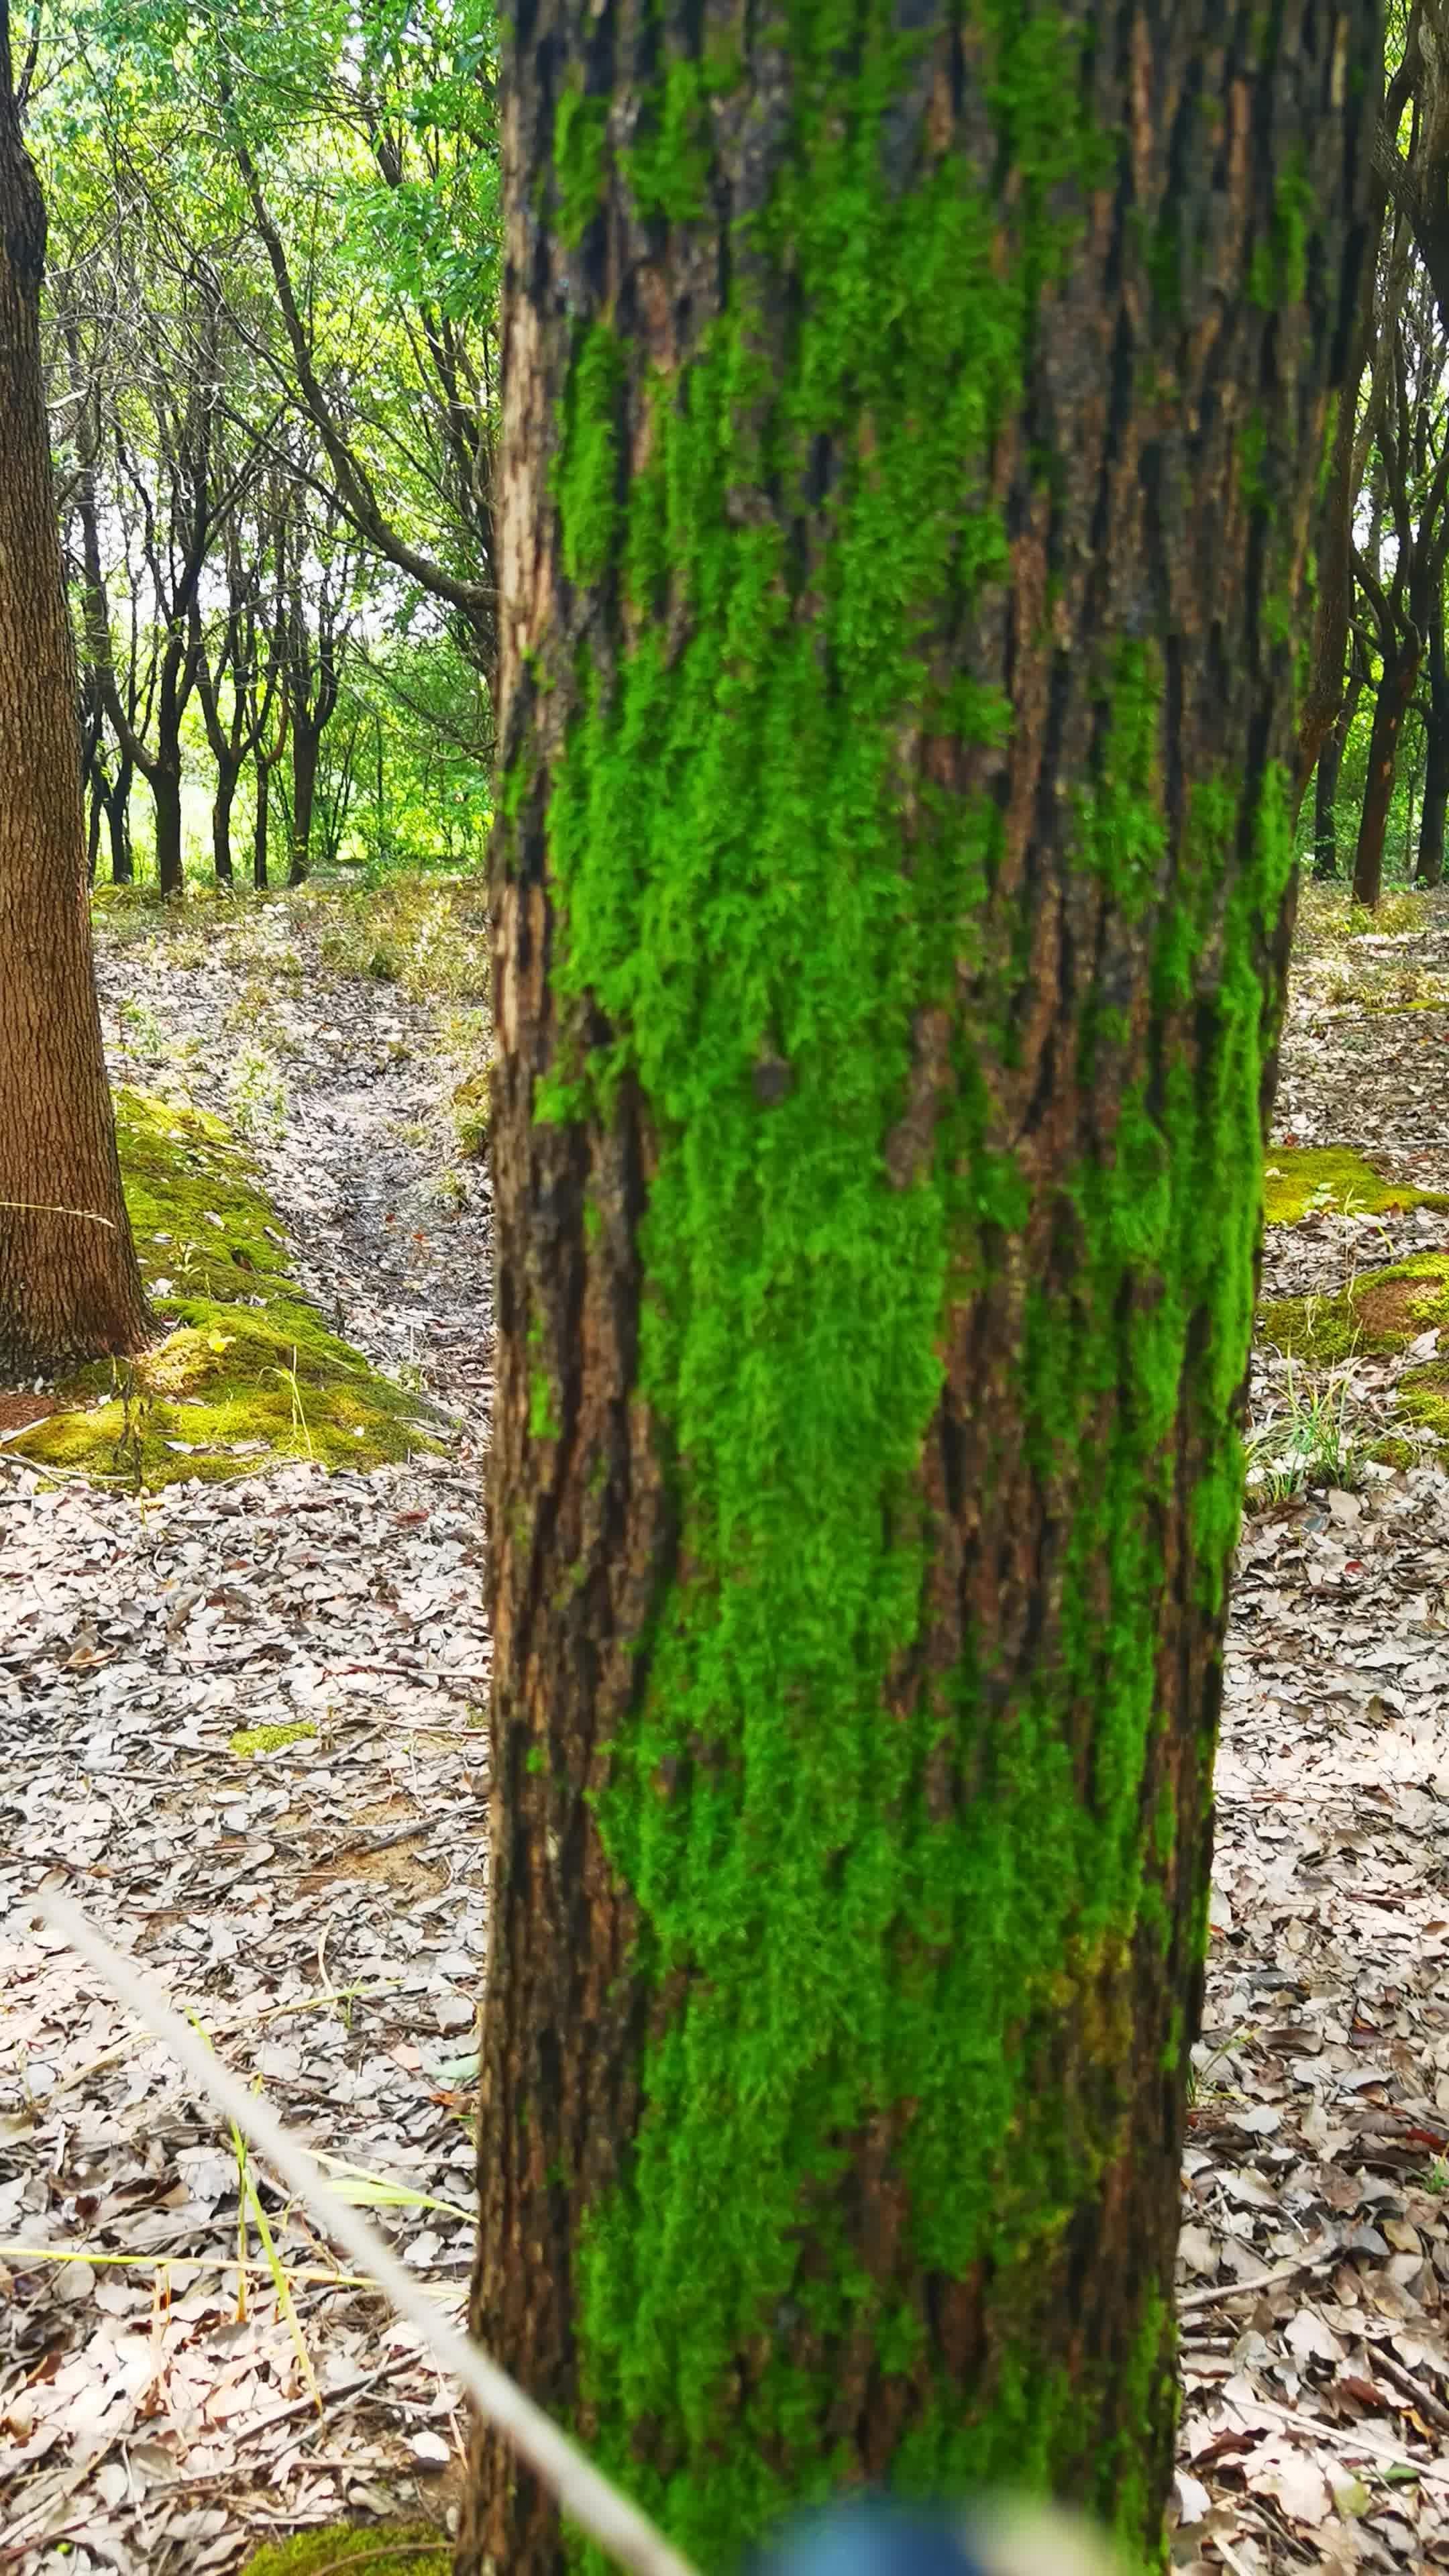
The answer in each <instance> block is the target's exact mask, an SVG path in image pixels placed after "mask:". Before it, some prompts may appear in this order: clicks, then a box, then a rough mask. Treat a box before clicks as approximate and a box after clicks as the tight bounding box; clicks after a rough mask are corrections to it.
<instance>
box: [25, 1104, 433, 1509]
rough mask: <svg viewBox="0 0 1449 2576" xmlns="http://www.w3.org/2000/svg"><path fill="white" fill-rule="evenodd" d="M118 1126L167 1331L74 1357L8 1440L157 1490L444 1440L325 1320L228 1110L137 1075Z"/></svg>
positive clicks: (378, 1456)
mask: <svg viewBox="0 0 1449 2576" xmlns="http://www.w3.org/2000/svg"><path fill="white" fill-rule="evenodd" d="M116 1136H117V1142H118V1144H119V1147H120V1154H121V1171H122V1176H123V1178H124V1181H125V1186H126V1203H127V1206H128V1207H129V1209H130V1212H131V1225H132V1230H133V1232H134V1234H135V1237H136V1250H137V1252H138V1254H139V1256H140V1261H141V1269H142V1273H143V1275H144V1276H145V1278H146V1279H147V1281H148V1283H149V1287H150V1295H151V1302H152V1306H153V1309H154V1311H155V1314H156V1316H157V1319H158V1321H160V1322H163V1323H164V1322H169V1324H170V1327H171V1329H170V1330H169V1331H168V1332H166V1334H165V1337H164V1339H162V1340H159V1341H157V1342H156V1343H155V1344H154V1345H153V1347H152V1348H151V1349H150V1350H149V1351H147V1352H145V1353H143V1354H142V1356H141V1357H140V1358H139V1359H137V1360H135V1361H134V1362H131V1363H129V1364H117V1363H115V1362H112V1361H110V1360H103V1361H97V1362H93V1363H92V1364H91V1365H89V1366H88V1367H85V1368H82V1369H78V1370H77V1371H76V1372H75V1374H74V1376H72V1377H70V1378H68V1379H66V1380H65V1381H64V1383H63V1384H62V1385H61V1386H59V1387H58V1388H57V1389H56V1391H55V1404H56V1409H55V1411H54V1412H53V1413H51V1414H50V1415H49V1416H48V1418H47V1419H46V1420H45V1421H44V1422H41V1423H38V1424H37V1425H36V1427H35V1429H34V1430H33V1431H32V1432H31V1433H29V1434H28V1436H27V1437H26V1438H25V1439H23V1440H19V1441H16V1442H15V1443H14V1444H13V1446H14V1447H15V1449H17V1450H18V1452H19V1453H20V1455H21V1456H22V1457H26V1458H31V1459H34V1460H36V1461H37V1462H38V1463H39V1464H41V1465H45V1466H54V1467H63V1468H66V1469H68V1470H70V1471H72V1472H75V1471H77V1470H79V1471H81V1472H82V1473H84V1474H86V1475H90V1476H94V1477H95V1478H97V1479H98V1480H99V1481H102V1482H107V1483H120V1484H128V1485H134V1486H135V1487H137V1488H138V1489H141V1488H146V1489H152V1488H154V1487H156V1486H159V1485H164V1484H169V1483H173V1482H175V1481H176V1480H178V1479H181V1478H187V1477H192V1476H199V1477H202V1478H205V1479H207V1480H215V1479H218V1478H222V1477H227V1476H235V1475H238V1474H242V1473H254V1472H256V1471H257V1470H258V1469H262V1468H265V1467H268V1466H270V1465H273V1464H275V1463H276V1462H277V1461H278V1460H280V1459H283V1458H314V1459H316V1460H318V1461H319V1462H320V1463H321V1464H322V1465H324V1466H327V1467H375V1466H378V1465H380V1464H381V1463H382V1461H383V1460H385V1459H389V1458H404V1457H406V1456H408V1454H409V1453H410V1452H412V1451H415V1450H418V1449H431V1448H436V1447H437V1445H438V1444H437V1441H436V1439H435V1437H434V1436H433V1435H432V1434H431V1433H430V1432H429V1431H428V1430H427V1429H426V1428H425V1427H424V1426H423V1425H422V1423H420V1421H419V1419H418V1411H419V1408H418V1404H417V1400H416V1398H415V1397H410V1396H408V1395H405V1394H404V1392H403V1391H402V1389H401V1388H400V1387H396V1386H394V1385H393V1384H392V1383H391V1381H390V1380H389V1379H387V1378H385V1377H382V1376H380V1375H379V1374H378V1372H377V1371H376V1370H375V1369H372V1368H370V1367H369V1366H368V1364H367V1362H366V1361H365V1360H364V1359H363V1358H362V1357H361V1355H360V1353H359V1352H357V1351H355V1350H353V1349H351V1348H350V1347H349V1345H348V1344H347V1343H346V1342H344V1341H341V1340H339V1338H338V1337H337V1335H336V1334H335V1333H329V1332H328V1330H327V1329H326V1326H325V1325H324V1324H323V1322H322V1319H321V1317H320V1315H319V1314H318V1313H317V1310H316V1308H315V1307H314V1306H312V1305H310V1304H309V1303H308V1301H307V1299H306V1298H305V1297H304V1296H303V1294H302V1292H301V1290H300V1288H299V1287H298V1286H297V1284H296V1282H295V1280H293V1279H292V1277H291V1276H290V1274H289V1272H288V1270H287V1268H286V1264H285V1251H286V1241H285V1237H284V1235H283V1233H282V1231H281V1228H280V1227H279V1226H278V1224H277V1221H276V1213H275V1210H274V1209H273V1207H272V1205H271V1202H270V1200H269V1199H268V1197H267V1195H266V1192H265V1190H264V1189H263V1187H262V1184H261V1180H260V1177H259V1175H258V1173H257V1170H256V1167H255V1165H254V1164H253V1162H252V1161H251V1159H250V1157H249V1156H248V1155H247V1154H246V1153H245V1152H244V1150H243V1149H242V1148H241V1147H240V1146H238V1145H237V1143H236V1142H235V1140H234V1139H233V1138H232V1136H231V1135H230V1134H229V1132H228V1130H227V1129H226V1127H225V1126H224V1125H223V1124H222V1122H221V1120H220V1119H219V1118H213V1117H211V1116H210V1115H209V1114H208V1113H207V1112H206V1111H205V1110H201V1109H195V1108H192V1107H189V1106H178V1105H177V1104H175V1103H174V1102H171V1101H163V1100H157V1099H153V1098H150V1097H149V1096H147V1095H145V1094H143V1093H141V1092H137V1091H132V1090H128V1089H123V1090H121V1091H118V1093H117V1095H116Z"/></svg>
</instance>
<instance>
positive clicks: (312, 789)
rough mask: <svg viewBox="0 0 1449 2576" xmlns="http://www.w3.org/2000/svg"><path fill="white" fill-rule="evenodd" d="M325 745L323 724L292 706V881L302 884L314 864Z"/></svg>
mask: <svg viewBox="0 0 1449 2576" xmlns="http://www.w3.org/2000/svg"><path fill="white" fill-rule="evenodd" d="M321 749H322V736H321V732H320V730H319V728H318V727H317V726H315V725H311V724H308V722H307V721H306V719H305V717H302V716H299V715H298V713H297V710H296V708H295V706H294V707H293V709H292V849H291V857H290V860H289V863H288V867H287V882H288V884H289V885H301V884H303V882H304V881H305V879H306V877H307V874H308V871H309V869H310V867H311V864H312V814H313V809H314V807H315V805H316V801H317V763H318V759H319V757H320V754H321Z"/></svg>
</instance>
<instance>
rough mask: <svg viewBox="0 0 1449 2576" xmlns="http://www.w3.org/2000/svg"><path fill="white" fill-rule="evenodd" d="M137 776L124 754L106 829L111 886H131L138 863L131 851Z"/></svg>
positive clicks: (111, 792)
mask: <svg viewBox="0 0 1449 2576" xmlns="http://www.w3.org/2000/svg"><path fill="white" fill-rule="evenodd" d="M134 777H135V773H134V771H133V769H132V767H131V763H130V762H129V760H128V759H127V758H126V755H125V753H124V752H122V754H121V756H120V761H119V764H118V766H117V770H116V775H115V778H114V780H113V781H112V784H111V787H110V790H109V793H108V794H107V797H106V826H107V829H108V831H109V833H110V836H111V883H112V884H113V885H130V884H131V882H132V880H133V879H134V877H135V873H136V862H135V856H134V853H133V851H132V848H131V788H132V785H133V783H134Z"/></svg>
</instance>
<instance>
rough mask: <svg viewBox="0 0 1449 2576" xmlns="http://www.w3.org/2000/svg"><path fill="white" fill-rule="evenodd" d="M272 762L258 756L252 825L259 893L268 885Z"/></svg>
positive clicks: (253, 875) (253, 864)
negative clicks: (254, 814) (268, 836)
mask: <svg viewBox="0 0 1449 2576" xmlns="http://www.w3.org/2000/svg"><path fill="white" fill-rule="evenodd" d="M271 802H272V764H271V762H270V761H269V760H263V759H262V758H261V756H260V754H259V755H258V758H257V810H256V818H255V820H254V822H253V825H252V883H253V885H254V886H255V887H256V888H257V891H258V893H259V894H264V893H265V892H266V886H267V834H268V831H269V829H270V827H271Z"/></svg>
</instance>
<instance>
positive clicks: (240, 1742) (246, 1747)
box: [227, 1717, 317, 1758]
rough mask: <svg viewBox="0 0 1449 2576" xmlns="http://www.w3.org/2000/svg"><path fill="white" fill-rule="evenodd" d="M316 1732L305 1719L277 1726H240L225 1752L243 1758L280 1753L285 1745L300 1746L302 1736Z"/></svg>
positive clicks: (297, 1719)
mask: <svg viewBox="0 0 1449 2576" xmlns="http://www.w3.org/2000/svg"><path fill="white" fill-rule="evenodd" d="M316 1732H317V1729H316V1727H315V1726H314V1725H313V1724H312V1721H311V1719H310V1718H307V1717H295V1718H291V1719H289V1720H288V1721H287V1722H286V1723H285V1724H284V1725H279V1726H241V1727H238V1729H237V1731H236V1733H235V1735H234V1736H232V1737H231V1739H230V1741H229V1743H228V1745H227V1751H228V1753H237V1754H240V1755H241V1756H242V1757H243V1758H245V1757H246V1756H247V1755H248V1754H253V1753H280V1752H281V1751H282V1749H283V1747H284V1746H285V1745H288V1744H300V1743H301V1741H302V1738H303V1736H304V1735H315V1734H316Z"/></svg>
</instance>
